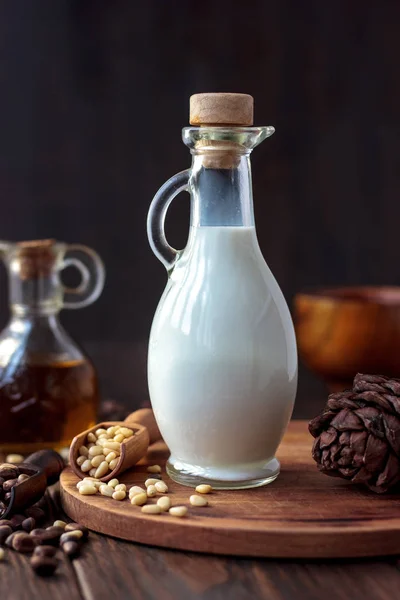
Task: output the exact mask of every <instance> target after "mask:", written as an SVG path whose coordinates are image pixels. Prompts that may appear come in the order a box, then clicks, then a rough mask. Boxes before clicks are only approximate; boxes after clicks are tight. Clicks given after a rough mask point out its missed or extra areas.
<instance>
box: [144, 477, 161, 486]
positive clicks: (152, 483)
mask: <svg viewBox="0 0 400 600" xmlns="http://www.w3.org/2000/svg"><path fill="white" fill-rule="evenodd" d="M159 481H160V480H159V479H151V478H150V479H146V481H145V482H144V485H145V486H146V487H149V485H155V484H156V483H158V482H159Z"/></svg>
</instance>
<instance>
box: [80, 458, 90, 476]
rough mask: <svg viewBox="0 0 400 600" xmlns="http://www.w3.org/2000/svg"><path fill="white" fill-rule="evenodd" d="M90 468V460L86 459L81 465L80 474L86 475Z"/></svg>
mask: <svg viewBox="0 0 400 600" xmlns="http://www.w3.org/2000/svg"><path fill="white" fill-rule="evenodd" d="M91 468H92V463H91V462H90V460H88V459H86V460H85V461H84V463H83V464H81V471H82V473H87V472H88V471H90V469H91Z"/></svg>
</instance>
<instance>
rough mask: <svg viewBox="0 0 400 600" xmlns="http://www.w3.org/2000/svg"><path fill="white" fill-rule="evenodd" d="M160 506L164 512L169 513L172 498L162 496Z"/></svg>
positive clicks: (159, 501)
mask: <svg viewBox="0 0 400 600" xmlns="http://www.w3.org/2000/svg"><path fill="white" fill-rule="evenodd" d="M157 504H158V506H159V507H160V508H161V510H162V511H163V512H167V510H169V509H170V508H171V498H170V497H169V496H162V498H159V499H158V500H157Z"/></svg>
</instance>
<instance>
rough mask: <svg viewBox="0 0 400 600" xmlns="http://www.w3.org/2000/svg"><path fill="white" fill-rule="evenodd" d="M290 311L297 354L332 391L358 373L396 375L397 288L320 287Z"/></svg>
mask: <svg viewBox="0 0 400 600" xmlns="http://www.w3.org/2000/svg"><path fill="white" fill-rule="evenodd" d="M294 307H295V328H296V335H297V343H298V347H299V353H300V356H301V358H302V360H303V362H304V364H305V365H306V366H307V367H308V368H309V369H311V370H312V371H314V372H315V373H317V374H318V375H319V376H321V377H322V378H323V379H325V380H326V382H327V384H328V386H329V388H330V389H331V391H338V390H342V389H345V388H349V387H351V386H352V380H353V378H354V376H355V375H356V373H358V372H361V373H379V374H381V375H389V376H393V377H400V287H341V288H326V289H319V290H315V291H312V292H308V293H299V294H297V295H296V297H295V300H294Z"/></svg>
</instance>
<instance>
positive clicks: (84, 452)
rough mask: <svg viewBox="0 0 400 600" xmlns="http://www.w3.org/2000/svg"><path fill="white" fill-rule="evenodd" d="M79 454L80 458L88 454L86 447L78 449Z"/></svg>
mask: <svg viewBox="0 0 400 600" xmlns="http://www.w3.org/2000/svg"><path fill="white" fill-rule="evenodd" d="M79 454H80V455H81V456H87V455H88V454H89V450H88V449H87V448H86V446H81V447H80V448H79Z"/></svg>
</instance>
